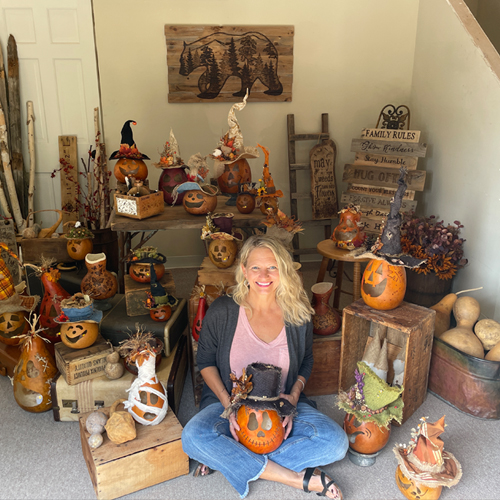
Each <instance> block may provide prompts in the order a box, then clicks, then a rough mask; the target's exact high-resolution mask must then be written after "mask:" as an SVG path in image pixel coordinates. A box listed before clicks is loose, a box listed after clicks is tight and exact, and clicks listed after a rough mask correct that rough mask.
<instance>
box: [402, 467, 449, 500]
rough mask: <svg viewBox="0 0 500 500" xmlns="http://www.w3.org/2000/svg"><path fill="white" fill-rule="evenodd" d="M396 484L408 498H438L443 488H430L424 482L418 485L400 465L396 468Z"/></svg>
mask: <svg viewBox="0 0 500 500" xmlns="http://www.w3.org/2000/svg"><path fill="white" fill-rule="evenodd" d="M396 484H397V485H398V488H399V489H400V490H401V493H403V495H404V496H405V497H406V498H408V500H438V498H439V497H440V496H441V491H442V489H443V487H442V486H438V487H437V488H430V487H429V486H426V485H425V484H423V483H419V484H418V485H417V484H416V483H415V482H414V481H413V480H412V479H410V478H407V477H406V476H405V475H404V474H403V472H402V471H401V466H399V465H398V466H397V468H396Z"/></svg>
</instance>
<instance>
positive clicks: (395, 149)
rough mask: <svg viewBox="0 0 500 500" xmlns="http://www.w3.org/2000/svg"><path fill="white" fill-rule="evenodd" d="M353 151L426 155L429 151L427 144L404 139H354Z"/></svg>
mask: <svg viewBox="0 0 500 500" xmlns="http://www.w3.org/2000/svg"><path fill="white" fill-rule="evenodd" d="M351 151H352V152H354V153H371V154H383V155H392V156H418V157H424V156H425V153H426V151H427V144H425V143H412V142H403V141H401V142H399V141H377V140H371V139H353V140H352V142H351Z"/></svg>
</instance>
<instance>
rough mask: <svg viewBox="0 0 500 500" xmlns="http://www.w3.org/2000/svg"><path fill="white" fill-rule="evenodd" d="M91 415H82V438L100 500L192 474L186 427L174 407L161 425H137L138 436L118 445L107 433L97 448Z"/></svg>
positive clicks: (86, 459) (83, 449)
mask: <svg viewBox="0 0 500 500" xmlns="http://www.w3.org/2000/svg"><path fill="white" fill-rule="evenodd" d="M104 412H105V413H108V412H109V409H108V408H105V409H104ZM88 415H89V414H88V413H87V414H85V415H82V416H81V417H80V437H81V441H82V451H83V456H84V458H85V462H86V463H87V467H88V470H89V474H90V479H91V480H92V484H93V486H94V490H95V494H96V496H97V498H98V499H99V500H103V499H106V500H111V499H114V498H118V497H121V496H123V495H128V494H129V493H133V492H134V491H139V490H142V489H144V488H148V487H149V486H153V485H155V484H158V483H162V482H163V481H168V480H169V479H173V478H174V477H179V476H183V475H186V474H189V457H188V456H187V455H186V454H185V453H184V451H183V450H182V443H181V434H182V426H181V424H180V423H179V421H178V420H177V417H176V416H175V415H174V412H173V411H172V410H171V409H170V408H169V409H168V412H167V415H166V417H165V419H164V420H163V421H162V422H160V423H159V424H158V425H140V424H136V430H137V437H136V438H135V439H133V440H132V441H129V442H127V443H123V444H121V445H116V444H114V443H112V442H111V441H110V440H109V439H108V437H107V435H106V433H104V434H103V437H104V442H103V444H102V445H101V446H100V447H99V448H96V449H95V450H93V449H91V448H90V446H89V445H88V438H89V436H90V434H89V433H88V432H87V430H86V428H85V421H86V419H87V417H88Z"/></svg>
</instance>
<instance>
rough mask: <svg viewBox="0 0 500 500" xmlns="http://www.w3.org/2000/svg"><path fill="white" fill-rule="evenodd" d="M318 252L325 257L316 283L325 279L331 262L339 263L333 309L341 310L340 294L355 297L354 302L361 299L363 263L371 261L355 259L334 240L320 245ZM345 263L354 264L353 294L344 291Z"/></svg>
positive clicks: (317, 248)
mask: <svg viewBox="0 0 500 500" xmlns="http://www.w3.org/2000/svg"><path fill="white" fill-rule="evenodd" d="M316 250H317V251H318V253H319V254H320V255H322V256H323V261H322V262H321V267H320V268H319V273H318V278H317V280H316V283H320V282H321V281H323V280H324V279H325V273H326V268H327V267H328V262H329V261H330V260H336V261H337V278H336V280H335V286H336V289H335V295H334V296H333V307H334V308H335V309H338V308H339V303H340V294H341V293H345V294H348V295H352V296H353V301H354V300H358V299H359V298H360V297H361V262H368V261H369V260H370V259H355V258H354V257H353V256H352V252H350V251H349V250H342V249H340V248H337V245H335V243H334V242H333V240H331V239H328V240H323V241H320V242H319V243H318V246H317V247H316ZM344 262H353V263H354V273H353V277H352V284H353V293H351V292H346V291H345V290H342V275H343V274H344Z"/></svg>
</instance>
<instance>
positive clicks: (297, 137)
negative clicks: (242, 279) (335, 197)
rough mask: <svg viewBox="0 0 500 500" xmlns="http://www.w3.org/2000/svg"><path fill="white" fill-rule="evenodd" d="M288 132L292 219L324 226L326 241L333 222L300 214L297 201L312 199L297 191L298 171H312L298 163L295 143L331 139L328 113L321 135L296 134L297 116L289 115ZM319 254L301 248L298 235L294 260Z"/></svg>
mask: <svg viewBox="0 0 500 500" xmlns="http://www.w3.org/2000/svg"><path fill="white" fill-rule="evenodd" d="M287 130H288V168H289V177H290V213H291V215H292V217H294V218H295V219H297V220H299V221H300V222H301V223H302V225H303V226H304V227H306V226H324V230H325V239H328V238H330V237H331V235H332V231H333V229H332V220H331V219H323V220H303V219H301V218H300V217H299V214H298V203H297V200H304V199H311V193H310V192H298V191H297V170H311V166H310V164H309V162H307V163H297V160H296V157H295V142H296V141H316V142H319V141H320V140H321V141H322V142H325V141H328V140H329V139H330V133H329V132H328V113H323V114H322V115H321V133H316V134H296V133H295V115H287ZM315 253H317V251H316V247H314V248H299V235H298V234H296V235H295V236H294V238H293V256H294V259H295V260H296V261H298V262H300V255H304V254H315Z"/></svg>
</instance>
